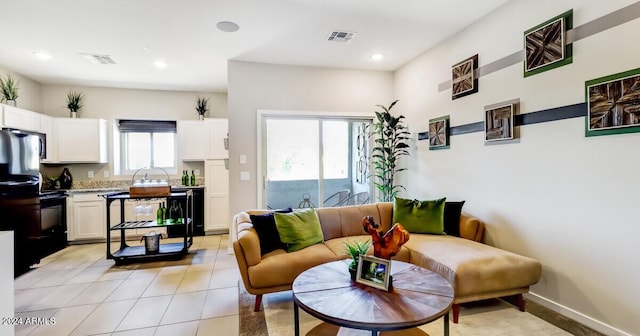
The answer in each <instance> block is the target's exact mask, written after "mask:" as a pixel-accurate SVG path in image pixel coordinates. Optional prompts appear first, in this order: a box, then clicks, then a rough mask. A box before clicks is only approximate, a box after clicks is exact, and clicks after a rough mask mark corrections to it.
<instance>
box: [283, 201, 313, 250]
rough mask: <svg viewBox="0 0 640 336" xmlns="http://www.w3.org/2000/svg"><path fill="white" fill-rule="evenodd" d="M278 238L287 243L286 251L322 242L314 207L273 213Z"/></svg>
mask: <svg viewBox="0 0 640 336" xmlns="http://www.w3.org/2000/svg"><path fill="white" fill-rule="evenodd" d="M273 215H274V217H275V220H276V227H277V228H278V233H279V234H280V240H281V241H282V242H283V243H285V244H287V252H294V251H298V250H301V249H303V248H305V247H307V246H311V245H315V244H319V243H322V242H323V241H324V235H323V234H322V229H321V228H320V220H319V219H318V215H317V214H316V211H315V210H314V209H305V210H297V211H294V212H290V213H277V212H276V213H274V214H273Z"/></svg>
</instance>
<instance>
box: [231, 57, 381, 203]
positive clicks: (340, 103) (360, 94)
mask: <svg viewBox="0 0 640 336" xmlns="http://www.w3.org/2000/svg"><path fill="white" fill-rule="evenodd" d="M228 74H229V75H228V82H229V84H228V90H227V92H228V104H229V106H228V108H229V159H230V160H229V161H230V162H229V178H230V185H229V190H230V204H231V209H230V210H231V213H232V214H235V213H237V212H239V211H242V210H245V209H250V208H255V207H257V206H258V205H257V191H256V188H257V184H256V176H257V169H256V167H257V162H256V155H257V151H256V141H257V140H256V118H257V110H258V109H265V110H298V111H323V112H347V113H349V112H357V113H367V112H368V113H373V110H374V109H375V105H376V104H388V103H389V102H390V101H391V100H392V91H393V81H392V74H391V72H383V71H360V70H345V69H329V68H314V67H300V66H286V65H272V64H260V63H249V62H240V61H230V62H229V66H228ZM241 154H243V155H246V156H247V164H246V165H240V164H239V156H240V155H241ZM240 171H248V172H250V177H251V179H250V180H249V181H240Z"/></svg>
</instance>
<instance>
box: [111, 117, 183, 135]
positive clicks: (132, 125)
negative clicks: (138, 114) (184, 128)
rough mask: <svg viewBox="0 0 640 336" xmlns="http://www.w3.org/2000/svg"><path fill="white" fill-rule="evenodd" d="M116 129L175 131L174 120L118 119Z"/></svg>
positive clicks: (157, 131)
mask: <svg viewBox="0 0 640 336" xmlns="http://www.w3.org/2000/svg"><path fill="white" fill-rule="evenodd" d="M118 130H119V131H120V132H122V133H127V132H156V133H176V121H175V120H132V119H120V120H118Z"/></svg>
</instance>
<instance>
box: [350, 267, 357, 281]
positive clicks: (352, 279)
mask: <svg viewBox="0 0 640 336" xmlns="http://www.w3.org/2000/svg"><path fill="white" fill-rule="evenodd" d="M357 274H358V270H356V269H355V268H349V275H350V276H351V281H356V275H357Z"/></svg>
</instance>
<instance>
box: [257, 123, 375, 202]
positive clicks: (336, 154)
mask: <svg viewBox="0 0 640 336" xmlns="http://www.w3.org/2000/svg"><path fill="white" fill-rule="evenodd" d="M369 122H370V121H367V120H355V119H336V118H318V117H313V118H311V117H297V118H296V117H287V118H284V117H266V118H264V127H263V142H262V143H263V155H262V157H263V158H264V160H263V176H264V190H263V191H264V193H263V197H262V199H263V203H264V204H263V206H265V207H268V208H271V209H280V208H286V207H292V208H317V207H323V206H324V207H329V206H341V205H349V204H362V203H368V202H369V199H370V198H371V197H370V196H369V195H370V194H371V188H370V182H369V176H368V167H369V146H368V137H367V136H366V134H365V130H366V125H367V123H369Z"/></svg>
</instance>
